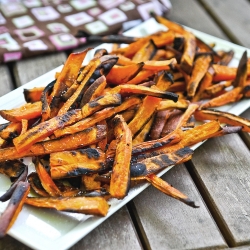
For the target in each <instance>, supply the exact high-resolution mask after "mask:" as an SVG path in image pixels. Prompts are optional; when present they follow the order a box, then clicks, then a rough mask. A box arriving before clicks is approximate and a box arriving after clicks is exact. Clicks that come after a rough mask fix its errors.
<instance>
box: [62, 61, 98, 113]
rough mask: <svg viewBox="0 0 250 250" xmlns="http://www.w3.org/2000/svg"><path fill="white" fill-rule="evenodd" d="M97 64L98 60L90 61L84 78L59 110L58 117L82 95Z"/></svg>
mask: <svg viewBox="0 0 250 250" xmlns="http://www.w3.org/2000/svg"><path fill="white" fill-rule="evenodd" d="M99 64H100V60H95V61H93V60H92V61H90V63H89V64H88V65H87V66H86V68H85V69H84V71H83V72H84V73H83V74H84V78H83V79H82V81H81V84H80V85H79V87H78V88H77V89H76V91H75V92H74V94H73V95H72V96H71V97H70V98H69V99H68V100H67V101H66V102H65V103H64V104H63V106H62V107H61V108H60V110H59V111H58V115H62V114H65V113H66V112H67V111H68V110H69V109H70V108H71V107H72V105H73V104H74V103H75V101H76V100H77V98H78V97H79V95H80V94H81V93H82V91H83V89H84V87H85V86H86V85H87V83H88V81H89V79H90V77H91V76H92V74H93V73H94V71H95V70H96V68H97V66H98V65H99ZM78 78H79V77H78Z"/></svg>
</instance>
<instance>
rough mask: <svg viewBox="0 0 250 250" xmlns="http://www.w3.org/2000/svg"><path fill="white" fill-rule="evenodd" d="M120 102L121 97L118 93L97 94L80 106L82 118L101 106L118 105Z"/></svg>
mask: <svg viewBox="0 0 250 250" xmlns="http://www.w3.org/2000/svg"><path fill="white" fill-rule="evenodd" d="M121 102H122V99H121V95H120V94H113V95H112V94H105V95H103V96H99V97H97V98H96V99H95V100H92V101H90V102H88V103H87V104H86V105H84V106H83V107H82V118H85V117H87V116H89V115H91V114H93V113H95V112H96V111H98V110H100V109H102V108H105V107H108V106H117V105H120V104H121Z"/></svg>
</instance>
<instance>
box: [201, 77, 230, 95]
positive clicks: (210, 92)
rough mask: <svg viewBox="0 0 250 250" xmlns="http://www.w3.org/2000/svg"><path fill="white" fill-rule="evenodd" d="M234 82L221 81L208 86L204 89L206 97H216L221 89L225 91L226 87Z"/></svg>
mask: <svg viewBox="0 0 250 250" xmlns="http://www.w3.org/2000/svg"><path fill="white" fill-rule="evenodd" d="M232 84H233V82H232V81H224V82H220V83H217V84H214V85H212V86H210V87H208V88H206V89H205V90H204V92H205V94H206V97H210V98H211V97H214V96H216V94H218V93H220V92H221V91H223V90H224V89H226V88H227V87H230V86H232Z"/></svg>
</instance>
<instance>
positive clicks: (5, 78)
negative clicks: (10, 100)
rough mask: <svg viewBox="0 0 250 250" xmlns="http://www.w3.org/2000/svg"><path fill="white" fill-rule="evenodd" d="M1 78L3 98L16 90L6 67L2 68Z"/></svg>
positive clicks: (0, 67)
mask: <svg viewBox="0 0 250 250" xmlns="http://www.w3.org/2000/svg"><path fill="white" fill-rule="evenodd" d="M0 76H1V83H0V96H3V95H5V94H7V93H9V92H10V91H11V90H13V89H14V84H13V83H12V80H11V77H10V74H9V70H8V68H7V66H6V65H1V66H0Z"/></svg>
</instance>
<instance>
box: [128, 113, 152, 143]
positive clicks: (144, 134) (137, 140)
mask: <svg viewBox="0 0 250 250" xmlns="http://www.w3.org/2000/svg"><path fill="white" fill-rule="evenodd" d="M153 122H154V115H152V116H151V118H150V119H149V120H148V121H147V122H146V124H145V125H144V126H143V128H142V129H141V130H140V132H139V133H138V134H137V135H136V136H135V137H134V138H133V141H132V144H133V145H137V144H139V143H141V142H144V141H145V140H146V138H147V136H148V134H149V131H150V129H151V126H152V124H153Z"/></svg>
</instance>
